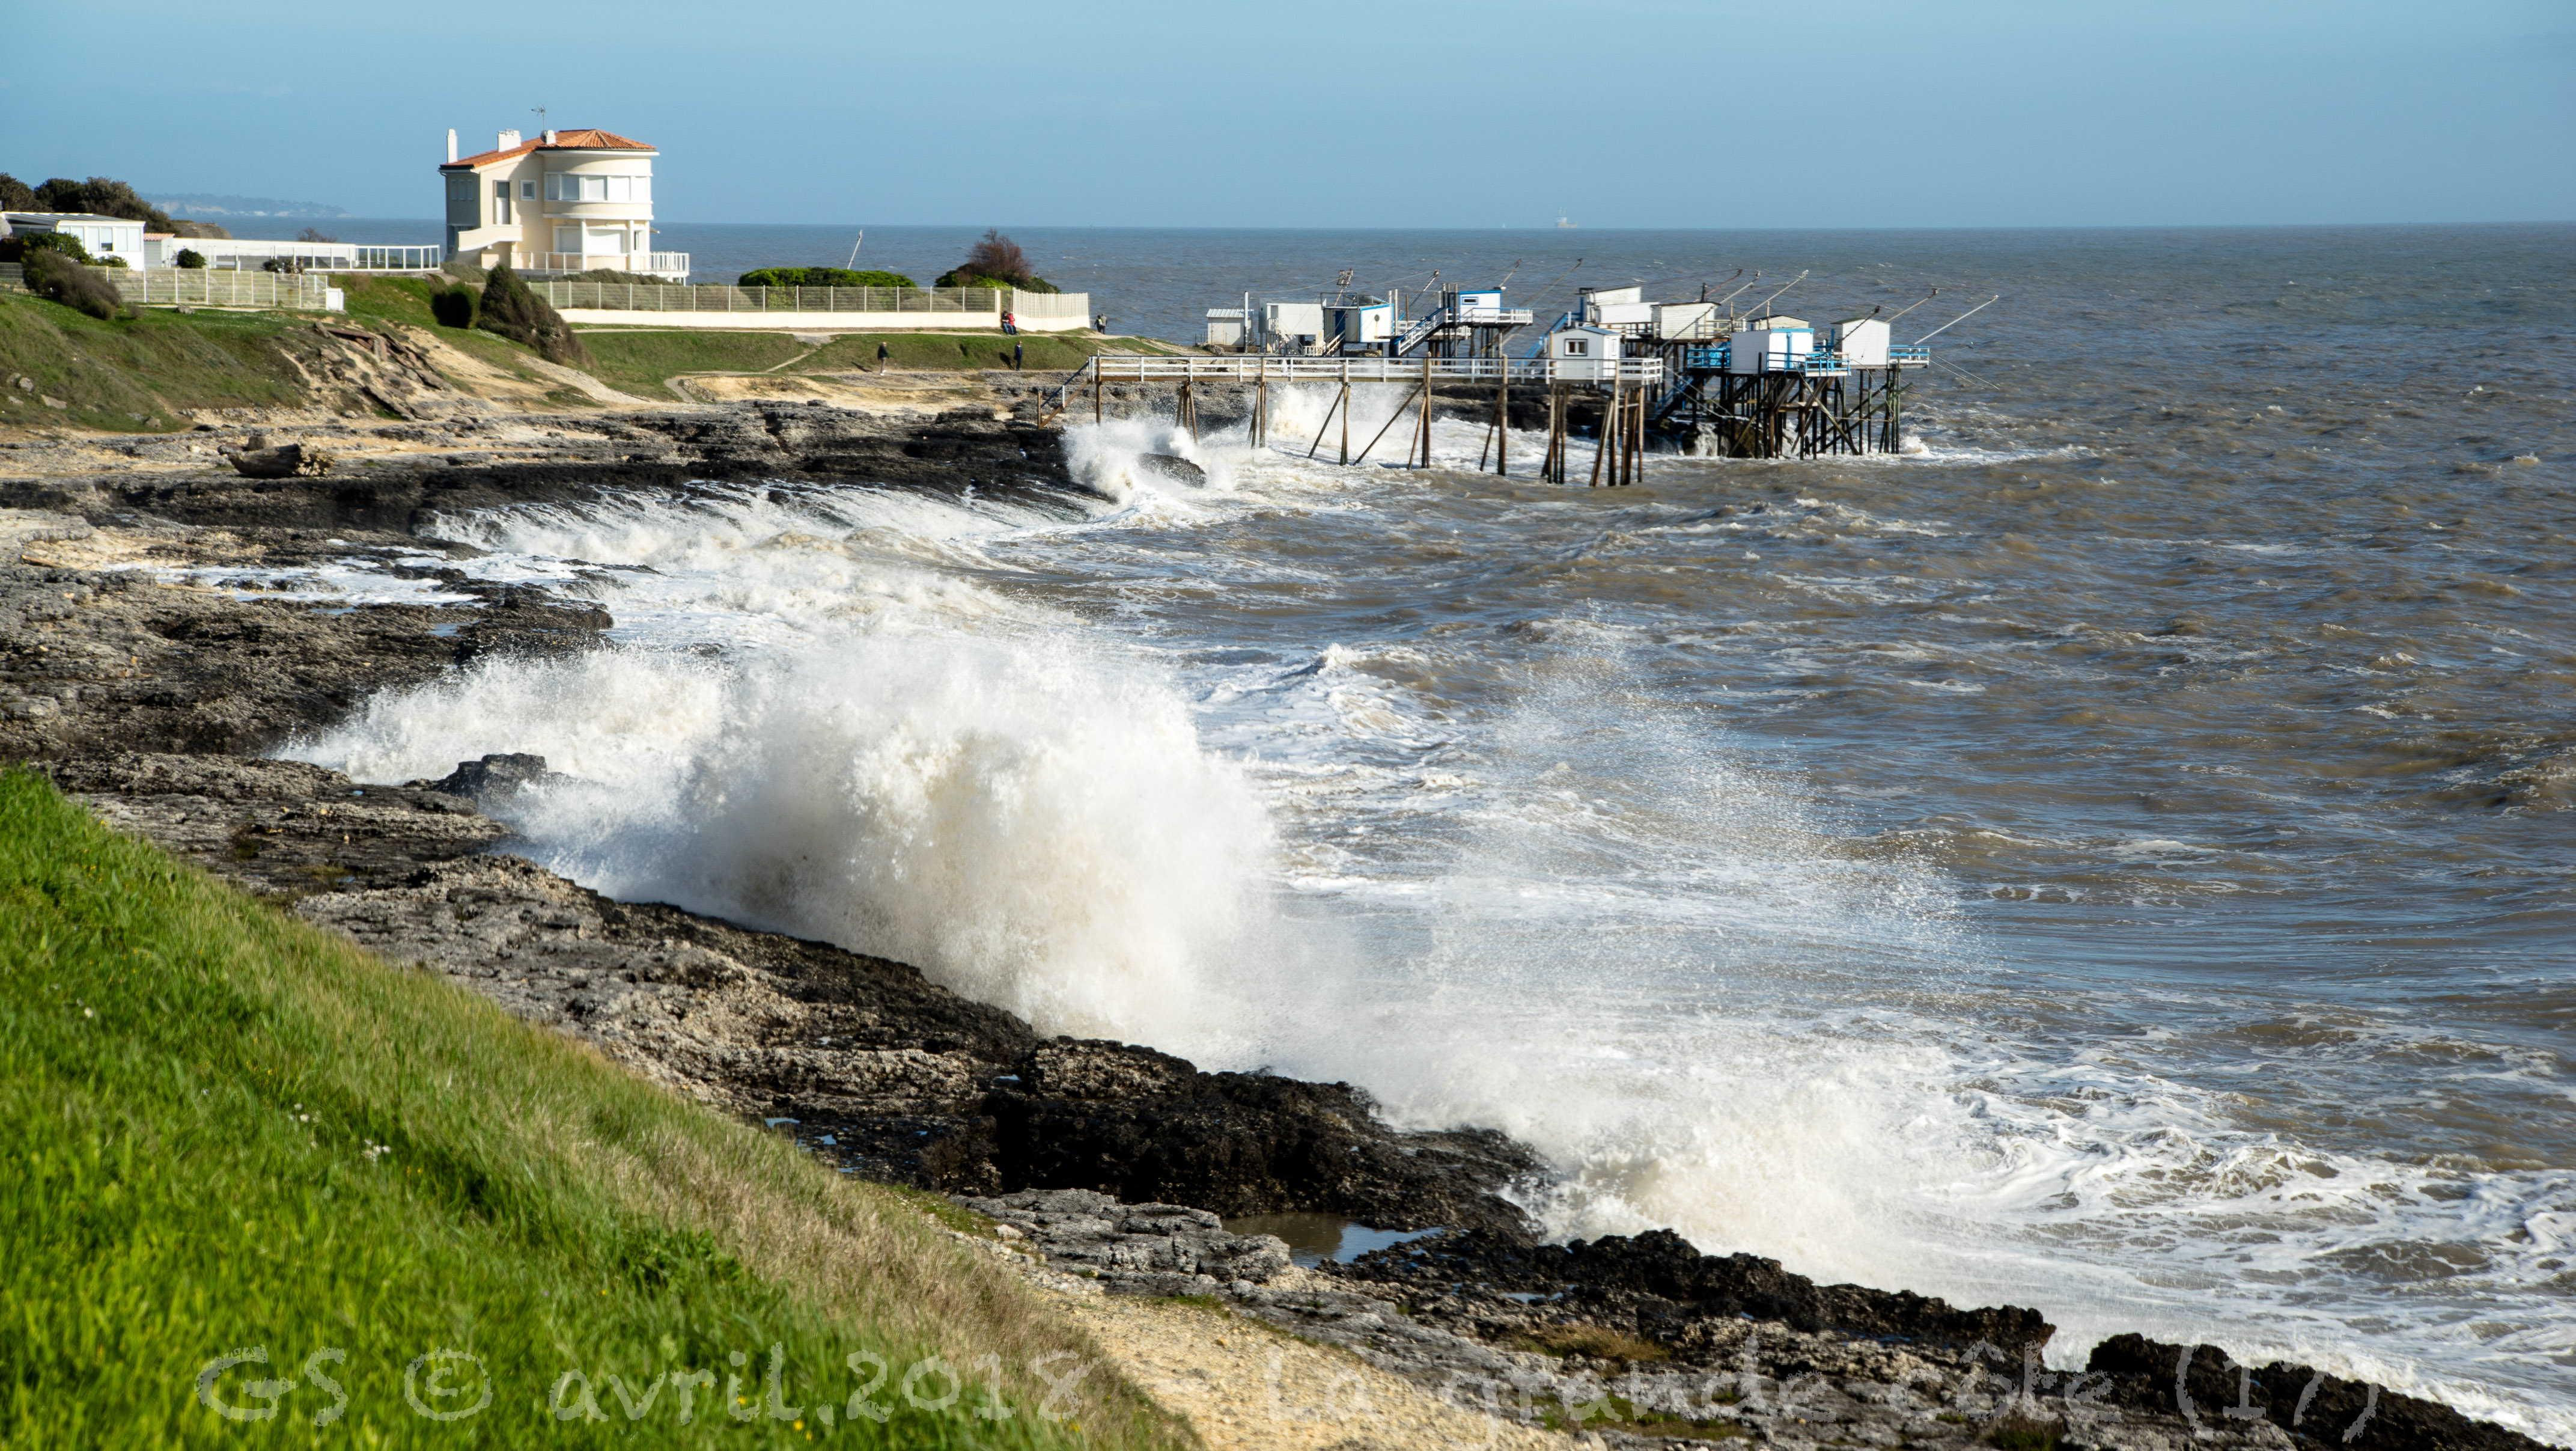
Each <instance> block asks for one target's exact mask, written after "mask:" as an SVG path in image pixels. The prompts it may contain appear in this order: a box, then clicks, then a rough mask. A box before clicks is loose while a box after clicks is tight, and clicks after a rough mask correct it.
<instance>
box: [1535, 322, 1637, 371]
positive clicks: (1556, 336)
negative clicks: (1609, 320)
mask: <svg viewBox="0 0 2576 1451" xmlns="http://www.w3.org/2000/svg"><path fill="white" fill-rule="evenodd" d="M1621 341H1622V339H1621V334H1620V333H1619V331H1618V330H1617V329H1615V328H1606V327H1600V326H1596V325H1594V324H1592V323H1576V324H1574V325H1573V326H1572V327H1564V328H1559V329H1557V330H1556V331H1555V332H1552V333H1549V334H1548V335H1547V360H1548V362H1549V364H1550V365H1551V366H1550V367H1549V369H1548V376H1550V377H1552V378H1556V379H1561V380H1564V381H1568V382H1577V383H1580V382H1585V381H1591V382H1607V381H1609V380H1610V379H1613V378H1616V377H1618V376H1619V353H1620V346H1621Z"/></svg>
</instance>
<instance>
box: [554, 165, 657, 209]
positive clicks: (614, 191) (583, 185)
mask: <svg viewBox="0 0 2576 1451" xmlns="http://www.w3.org/2000/svg"><path fill="white" fill-rule="evenodd" d="M529 185H530V186H533V185H535V183H533V182H531V183H529ZM652 199H653V179H652V178H651V177H649V176H589V175H584V174H581V173H578V172H569V171H559V172H554V173H551V174H549V175H548V176H547V177H546V200H547V201H550V202H649V201H651V200H652Z"/></svg>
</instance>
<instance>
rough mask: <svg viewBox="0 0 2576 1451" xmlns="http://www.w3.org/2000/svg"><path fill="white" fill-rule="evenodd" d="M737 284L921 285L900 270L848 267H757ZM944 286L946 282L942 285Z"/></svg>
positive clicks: (757, 285) (801, 285)
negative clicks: (863, 270) (889, 270)
mask: <svg viewBox="0 0 2576 1451" xmlns="http://www.w3.org/2000/svg"><path fill="white" fill-rule="evenodd" d="M734 285H735V286H736V287H919V286H920V285H921V284H920V283H918V282H915V281H913V280H912V279H911V278H909V277H906V276H904V275H903V274H902V273H900V272H887V271H883V270H877V271H870V272H853V271H851V270H850V269H849V268H847V267H755V268H753V269H752V270H751V271H749V272H746V273H744V274H742V276H740V277H738V278H736V279H734ZM943 285H944V284H943Z"/></svg>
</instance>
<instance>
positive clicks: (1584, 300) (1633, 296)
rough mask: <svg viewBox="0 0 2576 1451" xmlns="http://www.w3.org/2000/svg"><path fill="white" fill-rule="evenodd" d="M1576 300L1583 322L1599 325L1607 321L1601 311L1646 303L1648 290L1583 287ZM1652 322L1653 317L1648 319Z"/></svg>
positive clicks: (1576, 294)
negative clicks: (1607, 308) (1606, 308)
mask: <svg viewBox="0 0 2576 1451" xmlns="http://www.w3.org/2000/svg"><path fill="white" fill-rule="evenodd" d="M1575 299H1576V303H1577V305H1578V306H1579V307H1580V309H1581V311H1582V316H1583V320H1584V321H1585V322H1591V323H1597V322H1602V321H1605V319H1604V318H1603V317H1602V316H1601V310H1602V309H1603V308H1605V307H1620V306H1624V305H1627V304H1630V303H1642V302H1644V301H1645V300H1646V289H1644V288H1642V287H1583V288H1577V289H1576V290H1575ZM1652 320H1653V319H1652V318H1651V317H1649V318H1648V321H1652Z"/></svg>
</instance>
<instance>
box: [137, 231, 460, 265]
mask: <svg viewBox="0 0 2576 1451" xmlns="http://www.w3.org/2000/svg"><path fill="white" fill-rule="evenodd" d="M182 252H194V253H196V254H197V255H198V256H199V257H201V258H203V259H204V260H205V265H206V266H207V267H208V268H210V269H212V270H214V271H217V272H258V271H262V270H264V269H266V268H267V266H268V264H269V262H270V261H271V260H272V259H276V258H284V259H286V260H288V261H291V262H293V263H295V265H296V266H297V267H298V268H299V269H301V270H303V271H306V272H434V271H436V270H437V269H438V264H439V263H440V261H442V260H444V259H443V255H442V253H441V251H440V249H439V248H437V247H433V246H378V245H376V244H374V243H369V242H296V241H287V242H278V241H269V240H265V239H262V238H256V237H173V236H170V235H168V234H166V233H162V232H152V233H148V234H146V235H145V236H144V238H143V265H144V266H146V267H176V266H178V265H179V254H180V253H182Z"/></svg>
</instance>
